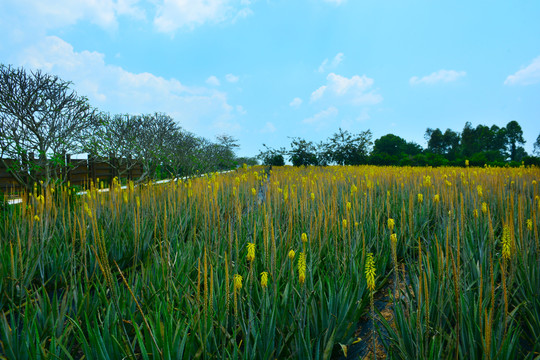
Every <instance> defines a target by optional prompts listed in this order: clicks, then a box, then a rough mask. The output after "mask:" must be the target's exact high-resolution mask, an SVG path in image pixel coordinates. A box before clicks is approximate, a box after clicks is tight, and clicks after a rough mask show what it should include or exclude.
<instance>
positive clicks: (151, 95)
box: [0, 0, 540, 156]
mask: <svg viewBox="0 0 540 360" xmlns="http://www.w3.org/2000/svg"><path fill="white" fill-rule="evenodd" d="M538 18H540V2H538V1H533V0H525V1H519V2H507V1H495V2H493V1H490V2H488V1H474V2H470V1H461V0H457V1H454V2H445V3H442V2H436V1H427V0H423V1H420V0H418V1H407V2H404V1H386V2H381V1H360V0H295V1H291V0H146V1H144V0H140V1H139V0H87V1H73V0H2V1H0V33H2V39H0V62H1V63H3V64H12V65H14V66H17V67H19V66H23V67H25V68H28V69H42V70H44V71H46V72H49V73H53V74H56V75H59V76H60V77H61V78H62V79H64V80H69V81H72V82H73V83H74V85H73V86H74V88H75V89H76V90H77V92H78V93H79V94H80V95H85V96H87V97H88V98H89V99H90V102H91V103H92V105H93V106H95V107H97V108H99V109H100V110H102V111H107V112H111V113H131V114H137V113H148V112H155V111H159V112H164V113H167V114H169V115H171V116H172V117H174V118H175V120H176V121H178V123H179V124H180V126H182V127H183V128H184V129H186V130H189V131H191V132H194V133H195V134H197V135H201V136H205V137H208V138H214V137H215V136H216V135H219V134H229V135H232V136H234V137H236V138H237V139H239V142H240V145H241V148H240V151H239V153H240V155H247V156H252V155H256V154H257V153H258V151H259V150H260V149H262V144H263V143H264V144H267V145H269V146H271V147H281V146H285V147H288V145H289V144H290V137H303V138H305V139H308V140H312V141H315V142H318V141H320V140H323V139H326V138H328V137H329V136H330V135H331V134H333V133H334V132H336V131H337V130H338V128H339V127H341V128H343V129H346V130H349V131H352V132H359V131H363V130H367V129H371V131H372V132H373V135H374V139H376V138H379V137H380V136H383V135H385V134H388V133H393V134H396V135H399V136H402V137H404V138H405V139H407V140H408V141H415V142H417V143H419V144H420V145H422V146H425V145H426V141H425V140H424V133H425V130H426V128H427V127H432V128H434V127H439V128H441V129H442V130H443V131H444V129H446V128H451V129H453V130H456V131H461V129H463V126H464V124H465V122H467V121H470V122H471V123H472V124H473V126H476V125H478V124H484V125H489V126H491V125H492V124H496V125H498V126H504V125H506V124H507V123H508V122H509V121H511V120H517V121H518V122H519V123H520V125H521V126H522V128H523V131H524V135H525V140H526V145H525V148H526V150H527V151H528V152H531V151H532V144H533V142H534V141H535V139H536V137H537V136H538V135H539V133H540V25H539V23H538Z"/></svg>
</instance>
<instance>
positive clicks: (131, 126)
mask: <svg viewBox="0 0 540 360" xmlns="http://www.w3.org/2000/svg"><path fill="white" fill-rule="evenodd" d="M99 116H100V119H101V121H100V123H101V125H100V126H99V128H98V129H97V130H96V132H95V134H94V136H93V139H92V141H91V142H89V143H88V145H87V147H86V149H85V150H86V151H87V152H88V153H90V154H92V155H94V156H97V157H99V158H100V159H101V160H103V161H105V162H107V163H108V164H109V165H110V166H111V167H113V168H114V170H115V172H116V174H117V175H118V177H125V176H126V174H128V173H129V172H130V171H131V170H132V169H133V168H134V167H135V166H136V165H137V164H138V163H140V162H141V158H140V154H141V152H140V151H139V150H138V149H139V147H140V146H142V144H140V142H139V136H140V134H141V132H142V131H144V129H143V128H142V119H141V116H139V115H129V114H116V115H110V114H109V113H101V114H100V115H99Z"/></svg>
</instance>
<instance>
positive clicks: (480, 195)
mask: <svg viewBox="0 0 540 360" xmlns="http://www.w3.org/2000/svg"><path fill="white" fill-rule="evenodd" d="M476 192H477V193H478V197H482V195H483V192H482V186H481V185H478V186H477V187H476Z"/></svg>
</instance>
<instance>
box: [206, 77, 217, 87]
mask: <svg viewBox="0 0 540 360" xmlns="http://www.w3.org/2000/svg"><path fill="white" fill-rule="evenodd" d="M206 83H207V84H208V85H212V86H219V85H220V82H219V79H218V78H217V77H215V76H214V75H212V76H210V77H208V79H206Z"/></svg>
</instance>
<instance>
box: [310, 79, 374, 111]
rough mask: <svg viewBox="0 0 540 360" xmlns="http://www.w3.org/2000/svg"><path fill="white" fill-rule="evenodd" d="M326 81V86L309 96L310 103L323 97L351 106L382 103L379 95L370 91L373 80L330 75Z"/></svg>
mask: <svg viewBox="0 0 540 360" xmlns="http://www.w3.org/2000/svg"><path fill="white" fill-rule="evenodd" d="M326 80H327V83H326V85H323V86H321V87H319V88H318V89H317V90H315V91H314V92H313V93H312V94H311V102H315V101H318V100H321V99H322V98H323V97H325V96H328V97H331V98H333V99H334V100H340V101H343V102H345V103H349V104H351V105H374V104H377V103H380V102H381V101H382V96H381V95H380V94H377V93H376V92H375V91H374V90H370V89H371V87H372V86H373V83H374V81H373V79H371V78H368V77H367V76H365V75H362V76H358V75H354V76H352V77H351V78H347V77H344V76H341V75H337V74H335V73H330V74H328V76H327V77H326Z"/></svg>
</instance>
